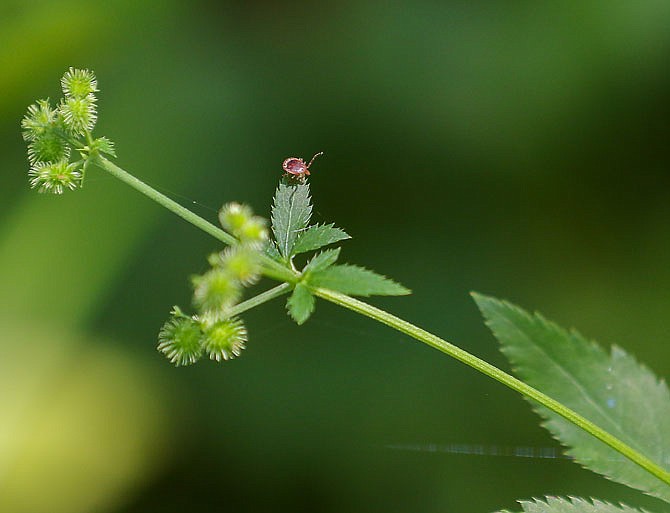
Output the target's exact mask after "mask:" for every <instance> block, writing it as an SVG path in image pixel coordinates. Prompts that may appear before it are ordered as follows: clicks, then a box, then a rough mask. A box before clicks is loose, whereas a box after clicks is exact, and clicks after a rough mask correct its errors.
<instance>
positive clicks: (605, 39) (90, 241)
mask: <svg viewBox="0 0 670 513" xmlns="http://www.w3.org/2000/svg"><path fill="white" fill-rule="evenodd" d="M669 26H670V3H669V2H667V1H664V0H658V1H653V0H641V1H637V2H629V1H600V2H545V3H541V2H532V1H513V2H496V3H471V2H464V1H455V0H454V1H443V2H437V1H429V0H419V1H412V2H409V1H405V2H402V1H401V2H380V1H371V0H360V1H347V0H340V1H336V2H329V3H311V2H289V3H278V2H269V1H264V2H263V1H260V2H230V1H228V2H208V1H204V0H202V1H194V2H176V1H158V0H148V1H141V2H138V1H131V0H109V1H107V2H84V1H83V0H63V1H58V2H56V1H50V0H42V1H36V2H20V1H18V0H3V2H2V3H1V6H0V70H1V71H0V91H1V93H2V94H0V136H1V137H0V141H2V143H1V144H2V150H3V151H2V152H1V153H0V159H1V169H2V177H3V179H4V180H5V181H4V182H3V185H2V188H1V189H0V197H1V198H2V202H1V203H0V279H1V283H2V286H1V287H0V298H1V300H0V305H2V308H0V323H1V324H0V325H1V326H2V336H1V337H0V511H3V512H4V511H7V512H12V513H23V512H26V513H28V512H43V511H49V512H51V513H60V512H68V513H79V512H89V511H96V512H115V513H136V512H137V513H139V512H154V511H155V512H161V513H168V512H182V511H189V512H196V513H197V512H211V511H277V512H284V511H286V512H289V511H290V512H296V511H310V512H314V511H323V512H329V511H333V512H334V511H338V512H340V511H347V512H358V511H360V512H364V511H365V512H368V511H421V512H424V513H430V512H444V511H471V512H486V511H493V510H495V509H497V508H503V507H506V508H514V500H515V499H517V498H529V497H533V496H535V497H537V496H542V495H544V494H553V495H567V494H570V495H582V496H595V497H599V498H602V499H607V500H611V501H625V502H628V503H637V504H642V505H646V506H647V507H649V508H652V509H653V508H654V506H656V505H655V503H654V500H653V499H650V498H644V497H641V496H640V495H639V494H637V493H635V492H632V491H630V490H627V489H626V488H625V487H623V486H620V485H617V484H614V483H610V482H607V481H605V480H604V479H601V478H599V477H597V476H594V475H591V474H590V473H588V472H587V471H584V470H581V469H580V468H578V467H577V466H576V465H574V464H572V463H571V462H569V461H567V460H562V459H549V460H543V459H524V458H512V457H491V456H477V455H467V454H466V455H460V454H449V453H433V452H429V451H421V450H418V451H411V450H398V449H393V448H390V447H389V446H391V445H404V444H419V445H423V444H438V445H439V444H482V445H483V446H485V447H502V448H509V447H516V446H532V447H557V444H556V443H555V442H554V441H553V440H552V439H551V438H550V437H549V436H548V435H547V434H546V433H545V432H544V431H543V430H542V429H541V428H540V427H538V422H537V419H536V418H535V417H534V415H533V414H532V413H531V412H530V411H529V407H528V405H527V404H526V403H525V402H524V401H523V400H521V399H520V398H519V397H518V396H516V395H515V394H514V393H512V392H510V391H508V390H506V389H504V388H503V387H502V386H500V385H498V384H496V383H494V382H492V381H491V380H489V379H488V378H485V377H483V376H480V375H478V374H476V373H475V372H474V371H472V370H470V369H468V368H466V367H464V366H463V365H461V364H459V363H456V362H454V361H452V360H450V359H448V358H446V357H444V356H442V355H441V354H439V353H437V352H435V351H433V350H430V349H428V348H426V347H423V346H421V345H420V344H418V343H415V342H413V341H411V340H409V339H407V338H405V337H403V336H400V335H398V334H396V333H395V332H392V331H390V330H389V329H387V328H384V327H381V326H377V325H375V323H373V322H371V321H368V320H366V319H362V318H358V317H357V316H355V315H354V314H351V313H349V312H346V311H342V310H339V309H338V308H336V307H334V306H332V305H328V304H321V303H320V304H319V305H318V308H317V312H316V314H315V315H314V317H313V318H312V320H310V322H309V323H308V324H307V325H306V326H304V327H301V328H298V327H297V326H295V325H294V324H292V322H291V321H290V320H289V319H288V318H287V316H286V314H285V312H284V309H283V301H275V302H274V303H271V304H266V305H263V306H262V307H261V308H259V309H257V310H255V311H252V312H250V313H249V314H248V315H246V317H245V320H246V323H247V327H248V329H249V331H250V341H249V344H248V350H247V351H246V352H245V353H244V354H243V356H242V357H240V358H239V359H238V360H235V361H233V362H230V363H228V364H225V365H217V364H214V363H212V362H208V361H203V362H201V363H200V364H198V365H195V366H192V367H189V368H179V369H175V368H173V367H172V366H170V365H169V364H168V362H167V361H166V360H165V359H164V358H163V357H162V356H161V355H160V354H159V353H158V352H157V351H156V350H155V346H156V334H157V331H158V329H159V328H160V326H161V324H162V323H163V321H164V320H165V319H166V318H167V315H168V312H169V310H170V308H171V307H172V305H173V304H181V305H183V306H188V302H189V298H190V288H189V281H188V277H189V275H191V274H193V273H198V272H202V271H203V270H204V269H205V268H206V265H207V264H206V260H205V257H206V255H207V254H208V253H209V252H211V251H213V250H215V249H217V248H218V245H217V243H216V242H215V241H214V240H213V239H211V238H209V237H208V236H206V235H204V234H202V233H199V232H198V231H197V230H196V229H194V228H192V227H191V226H190V225H187V224H186V223H184V222H183V221H181V220H179V219H177V218H176V217H174V216H173V215H172V214H170V213H168V212H166V211H163V210H162V209H161V208H160V207H158V206H157V205H155V204H152V203H151V202H149V201H148V200H146V199H145V198H143V197H141V196H140V195H139V194H137V193H136V192H134V191H132V190H130V189H128V188H127V187H126V186H124V185H123V184H121V183H118V182H117V181H115V180H114V179H112V178H111V177H108V176H105V175H104V174H103V173H102V172H100V171H98V170H94V171H93V172H91V173H90V174H89V177H88V179H87V183H86V187H85V189H84V190H83V191H80V192H77V193H67V194H65V195H63V196H62V197H52V196H46V195H38V194H36V193H35V192H34V191H30V190H29V189H28V185H27V177H26V172H27V162H26V159H25V146H24V144H23V142H22V140H21V136H20V130H19V120H20V119H21V117H22V116H23V114H24V113H25V110H26V108H27V106H28V104H30V103H32V102H33V101H34V100H35V99H37V98H42V97H46V96H51V97H52V98H57V97H58V96H59V94H60V92H59V78H60V76H61V75H62V73H63V72H64V71H65V70H66V69H67V68H68V67H69V66H75V67H88V68H91V69H93V70H95V72H96V73H97V75H98V79H99V86H100V88H101V92H100V94H99V97H100V119H99V122H98V127H97V129H96V134H98V135H106V136H108V137H109V138H111V139H112V140H114V141H115V142H116V144H117V150H118V155H119V158H118V163H119V164H120V165H121V166H123V167H124V168H126V169H128V170H129V171H131V172H133V173H135V174H136V175H137V176H138V177H140V178H142V179H144V180H146V181H148V182H149V183H150V184H152V185H155V186H156V187H158V188H159V189H160V190H162V191H163V192H166V193H167V194H169V195H171V196H172V197H173V198H175V199H177V200H179V201H181V202H182V203H183V204H185V205H187V206H190V207H192V208H193V209H194V210H195V211H196V212H197V213H199V214H201V215H203V216H205V217H207V218H208V219H212V220H214V219H215V218H216V210H217V208H218V207H219V206H220V205H221V204H222V203H224V202H227V201H230V200H238V201H244V202H247V203H249V204H251V205H252V206H253V207H254V208H255V210H256V211H257V212H259V213H263V214H264V215H267V214H268V211H269V203H270V201H271V197H272V194H273V191H274V188H275V186H276V183H277V180H278V178H279V176H280V174H281V162H282V160H283V159H284V158H285V157H287V156H302V157H309V156H311V155H312V154H313V153H315V152H316V151H324V152H325V157H323V158H321V159H320V160H318V161H317V162H316V163H315V165H314V167H313V168H312V169H313V175H312V179H311V183H312V191H313V196H314V199H315V203H316V208H315V220H317V221H320V222H322V221H326V222H331V221H335V222H336V223H337V224H338V225H339V226H342V227H344V228H345V229H346V230H347V231H348V232H349V233H350V234H352V235H353V237H354V239H353V240H352V241H348V242H347V243H346V244H345V248H344V253H343V257H344V260H345V261H350V262H355V263H359V264H362V265H366V266H368V267H370V268H373V269H375V270H377V271H379V272H382V273H385V274H387V275H389V276H392V277H394V278H396V279H397V280H399V281H400V282H401V283H403V284H405V285H407V286H409V287H411V288H412V289H413V290H414V295H412V296H410V297H408V298H393V299H379V300H374V303H375V304H377V305H381V306H383V307H385V308H388V309H390V310H391V311H392V312H394V313H396V314H398V315H400V316H401V317H404V318H407V319H409V320H411V321H413V322H416V323H417V324H419V325H421V326H423V327H425V328H427V329H429V330H432V331H435V332H436V333H438V334H441V335H443V336H445V337H446V338H447V339H449V340H451V341H453V342H455V343H457V344H459V345H461V346H462V347H464V348H466V349H468V350H470V351H472V352H474V353H475V354H478V355H480V356H482V357H484V358H486V359H488V360H489V361H491V362H492V363H495V364H498V365H502V366H503V367H504V368H507V365H506V363H505V362H504V360H503V358H502V357H501V356H500V354H499V352H498V350H497V347H496V342H495V341H494V339H493V337H492V336H491V335H490V334H489V333H488V332H487V330H486V328H485V327H484V326H483V324H482V322H481V320H480V317H479V314H478V312H477V310H476V308H475V306H474V303H473V302H472V301H471V300H470V298H469V297H468V292H469V291H470V290H478V291H480V292H484V293H488V294H493V295H497V296H500V297H504V298H508V299H510V300H512V301H514V302H517V303H519V304H521V305H523V306H525V307H527V308H529V309H535V308H537V309H539V310H541V311H542V312H543V313H545V315H547V316H548V317H549V318H552V319H555V320H556V321H558V322H560V323H562V324H564V325H566V326H576V327H578V328H579V329H580V331H582V333H584V334H586V335H588V336H589V337H593V338H597V339H598V340H599V341H601V342H602V343H604V344H610V343H617V344H620V345H622V346H623V347H625V348H627V349H628V350H630V351H631V352H633V353H634V354H635V355H636V356H638V358H639V359H640V360H641V361H643V362H648V363H649V364H650V366H651V367H652V368H653V370H654V371H655V372H657V373H658V374H659V375H662V376H667V375H670V361H669V359H668V356H669V354H670V349H668V346H667V342H668V340H669V334H670V333H669V331H670V321H669V320H668V319H669V316H668V314H667V312H668V309H669V308H670V296H669V294H668V287H669V285H670V268H669V266H668V261H669V259H670V201H669V200H670V174H669V173H668V170H669V169H670V156H669V154H668V136H669V129H670V66H669V62H670V30H668V27H669ZM194 202H195V203H194ZM264 285H265V286H268V284H267V283H266V284H264Z"/></svg>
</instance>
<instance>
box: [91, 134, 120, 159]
mask: <svg viewBox="0 0 670 513" xmlns="http://www.w3.org/2000/svg"><path fill="white" fill-rule="evenodd" d="M93 147H94V148H95V149H97V150H98V151H99V152H100V153H106V154H107V155H109V156H110V157H116V149H115V148H114V142H112V141H110V140H109V139H108V138H107V137H99V138H98V139H96V140H95V141H93Z"/></svg>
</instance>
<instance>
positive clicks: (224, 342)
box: [202, 318, 247, 362]
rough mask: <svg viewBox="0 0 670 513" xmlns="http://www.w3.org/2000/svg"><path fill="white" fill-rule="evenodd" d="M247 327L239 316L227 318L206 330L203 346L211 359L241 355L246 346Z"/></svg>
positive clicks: (227, 358) (223, 358) (224, 358)
mask: <svg viewBox="0 0 670 513" xmlns="http://www.w3.org/2000/svg"><path fill="white" fill-rule="evenodd" d="M246 342H247V329H246V328H245V327H244V323H243V322H242V320H241V319H239V318H234V319H226V320H224V321H221V322H217V323H216V324H214V325H212V326H210V327H209V328H208V329H206V330H205V335H204V337H203V343H202V345H203V348H204V350H205V352H206V353H207V354H208V355H209V357H210V359H212V360H216V361H217V362H220V361H222V360H231V359H233V358H235V357H236V356H239V355H240V353H241V352H242V350H243V349H245V347H246V345H245V344H246Z"/></svg>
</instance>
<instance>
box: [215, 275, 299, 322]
mask: <svg viewBox="0 0 670 513" xmlns="http://www.w3.org/2000/svg"><path fill="white" fill-rule="evenodd" d="M292 288H293V286H292V285H291V284H290V283H282V284H280V285H277V286H276V287H273V288H271V289H270V290H266V291H265V292H261V293H260V294H258V295H257V296H254V297H252V298H249V299H247V300H246V301H242V302H241V303H239V304H237V305H235V306H234V307H232V308H231V309H230V310H229V311H228V315H230V317H234V316H235V315H240V314H241V313H243V312H246V311H247V310H251V309H252V308H254V307H256V306H258V305H262V304H263V303H266V302H268V301H270V300H271V299H274V298H276V297H279V296H282V295H284V294H286V293H287V292H289V291H290V290H291V289H292Z"/></svg>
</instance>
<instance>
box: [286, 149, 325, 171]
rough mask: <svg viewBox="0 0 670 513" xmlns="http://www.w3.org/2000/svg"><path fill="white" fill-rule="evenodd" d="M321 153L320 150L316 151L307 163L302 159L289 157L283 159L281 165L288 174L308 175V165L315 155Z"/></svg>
mask: <svg viewBox="0 0 670 513" xmlns="http://www.w3.org/2000/svg"><path fill="white" fill-rule="evenodd" d="M321 155H323V152H322V151H320V152H319V153H316V154H315V155H314V156H313V157H312V160H310V161H309V164H305V161H304V160H302V159H301V158H298V157H289V158H287V159H286V160H284V163H283V164H282V166H281V167H282V168H283V169H284V171H285V172H286V173H288V174H289V175H294V176H309V166H311V165H312V162H314V159H315V158H316V157H320V156H321Z"/></svg>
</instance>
